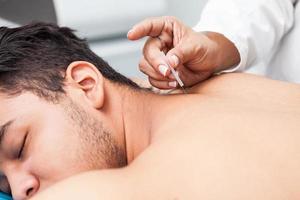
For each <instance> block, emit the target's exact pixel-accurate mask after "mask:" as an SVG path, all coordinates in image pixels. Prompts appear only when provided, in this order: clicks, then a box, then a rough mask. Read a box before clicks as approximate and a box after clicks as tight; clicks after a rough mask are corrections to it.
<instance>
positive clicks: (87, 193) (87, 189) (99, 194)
mask: <svg viewBox="0 0 300 200" xmlns="http://www.w3.org/2000/svg"><path fill="white" fill-rule="evenodd" d="M127 175H129V174H128V173H127V172H126V168H124V169H111V170H97V171H89V172H83V173H81V174H78V175H74V176H72V177H69V178H67V179H64V180H62V181H60V182H58V183H56V184H55V185H53V186H51V187H49V188H47V189H46V190H44V191H41V192H40V193H38V194H37V195H35V196H34V197H33V198H32V200H48V199H49V200H50V199H90V200H99V199H110V200H129V199H131V198H130V197H131V193H132V192H133V190H132V188H131V185H132V184H130V183H129V181H130V178H129V177H128V176H127Z"/></svg>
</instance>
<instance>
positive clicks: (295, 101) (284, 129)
mask: <svg viewBox="0 0 300 200" xmlns="http://www.w3.org/2000/svg"><path fill="white" fill-rule="evenodd" d="M257 88H259V89H257ZM65 89H66V93H67V96H68V97H69V98H71V99H72V100H73V101H74V102H75V103H76V104H77V105H80V106H81V107H82V109H84V110H85V111H86V112H87V113H89V114H90V115H91V117H95V118H97V119H99V121H101V122H103V126H104V127H105V129H107V130H109V132H110V133H111V135H112V136H113V138H114V139H115V141H116V142H117V144H118V146H119V147H120V148H123V147H124V148H125V149H126V157H127V160H128V163H129V165H128V166H127V167H124V168H119V169H106V170H96V169H97V167H98V169H101V168H103V167H104V168H105V166H103V164H102V163H103V159H101V158H99V163H98V166H94V168H93V169H94V170H95V171H90V172H85V173H81V172H83V171H89V170H93V169H92V168H91V167H87V166H86V165H87V164H89V163H87V162H88V160H85V161H83V162H82V160H80V161H78V160H76V158H74V157H76V154H77V153H76V154H74V155H75V156H74V155H73V156H72V153H73V152H76V150H77V151H78V148H77V146H81V145H82V144H81V143H80V142H79V141H80V140H79V139H80V137H79V136H78V135H77V136H76V135H75V136H74V135H72V134H70V133H73V132H72V131H71V130H72V127H70V126H68V123H65V119H67V117H66V114H65V112H62V111H60V109H59V108H58V107H57V106H58V105H56V106H55V105H51V104H50V103H49V102H45V101H44V100H41V99H38V98H37V97H35V96H34V95H32V94H22V95H20V96H19V97H16V98H10V99H7V98H5V97H1V100H0V103H1V105H3V106H1V115H0V116H1V119H0V121H1V124H2V123H3V120H7V119H8V118H11V117H16V115H18V114H16V110H17V112H18V110H19V109H20V110H25V111H23V112H25V113H26V115H25V116H32V117H30V118H33V119H32V121H31V123H30V122H28V125H27V126H29V127H30V126H40V127H41V128H43V129H40V130H47V131H38V133H36V134H35V135H32V136H31V137H32V140H31V142H30V144H28V146H33V147H31V148H28V150H27V152H26V154H25V157H24V159H23V160H17V159H15V158H7V157H8V156H7V155H5V153H4V152H5V151H1V153H2V152H3V153H2V154H1V169H2V170H3V171H4V173H5V175H7V176H8V177H12V178H9V179H10V180H11V181H10V183H11V185H13V187H12V190H13V194H19V193H18V191H23V190H22V188H23V187H25V186H24V185H26V184H24V182H26V180H28V176H29V175H31V176H34V177H35V180H36V182H38V183H39V188H38V190H36V191H35V193H33V194H31V195H29V196H19V197H18V196H16V199H26V198H28V197H30V196H33V195H34V198H33V199H122V200H124V199H125V200H126V199H221V198H222V199H224V200H232V199H245V200H247V199H249V200H250V199H264V200H265V199H270V200H271V199H272V200H274V199H289V200H293V199H295V200H296V199H298V197H299V195H300V194H299V190H298V188H299V187H300V182H299V180H300V173H299V170H298V169H299V167H300V157H299V155H300V149H299V143H300V135H299V131H300V128H299V125H298V124H299V120H300V107H299V100H300V87H299V86H298V85H296V84H289V83H283V82H278V81H272V80H267V79H264V78H260V77H257V76H252V75H245V74H244V75H243V74H229V75H222V76H217V77H215V78H213V79H211V80H209V81H206V82H204V83H203V84H201V85H199V86H196V87H193V88H191V89H190V90H189V91H188V92H189V94H188V95H182V94H176V95H168V96H164V95H155V94H152V93H147V92H137V91H133V90H130V89H128V88H127V89H125V88H122V86H118V85H115V84H112V83H111V82H109V81H107V80H106V79H104V78H103V77H102V75H101V73H100V72H99V71H98V70H96V69H95V67H94V66H93V65H92V64H90V63H86V62H75V63H72V64H71V65H70V66H69V67H68V70H67V71H66V88H65ZM26 102H27V104H24V103H26ZM120 102H121V103H120ZM22 103H23V104H22ZM33 104H35V107H38V108H39V109H37V111H36V113H34V112H33V110H34V108H33V106H32V105H33ZM22 107H23V109H22ZM30 110H32V111H30ZM45 111H47V112H45ZM52 112H53V113H52ZM45 113H46V114H47V116H46V114H45ZM19 114H20V113H19ZM20 116H22V115H21V114H20ZM27 118H28V117H24V119H27ZM39 119H44V123H41V121H39ZM51 119H52V120H53V121H56V123H58V124H55V125H54V124H53V123H54V122H52V124H48V123H50V122H51ZM137 122H138V123H137ZM20 123H21V122H20ZM45 125H48V126H45ZM58 128H59V129H60V130H55V129H58ZM73 131H74V130H73ZM20 132H22V131H20ZM18 133H19V131H15V133H14V134H18ZM42 137H43V138H42ZM49 137H50V138H53V139H51V140H49V139H48V138H49ZM16 138H17V137H13V136H12V137H11V141H10V142H9V141H7V143H6V144H7V145H8V146H10V145H11V144H12V143H13V142H14V141H15V140H16ZM70 141H72V142H70ZM49 143H50V144H53V145H49ZM38 144H39V146H38ZM45 144H47V145H45ZM72 144H73V145H72ZM75 144H76V145H75ZM34 146H38V148H34ZM59 147H61V150H60V151H59V150H58V149H60V148H59ZM62 149H63V150H62ZM89 150H90V152H91V153H92V152H93V151H94V150H93V149H89ZM6 152H7V153H8V152H9V151H6ZM64 152H65V154H62V153H64ZM79 152H81V153H83V152H82V151H80V149H79ZM5 156H6V157H5ZM45 157H47V159H48V158H50V159H49V161H48V162H47V163H48V165H49V166H48V165H45V164H44V162H45V161H44V160H45ZM96 163H97V162H96ZM54 164H56V166H55V165H54ZM101 165H102V166H101ZM50 166H51V167H50ZM89 166H90V165H89ZM46 168H47V169H48V170H45V169H46ZM53 169H56V170H53ZM38 170H40V171H38ZM57 170H60V171H57ZM38 172H39V174H38ZM42 172H43V176H41V174H42ZM76 174H77V175H76ZM74 175H75V176H74ZM42 177H43V178H44V179H42ZM46 177H47V178H46ZM50 177H51V178H52V177H55V178H56V179H55V180H54V178H53V179H52V180H51V179H50ZM67 177H69V178H67ZM62 179H64V180H62ZM14 180H20V181H19V182H14ZM29 180H32V179H29ZM59 180H62V181H60V182H58V181H59ZM54 183H56V184H54ZM50 185H51V187H49V186H50ZM20 188H21V189H20ZM45 188H47V189H45ZM40 191H42V192H40ZM35 194H37V195H35Z"/></svg>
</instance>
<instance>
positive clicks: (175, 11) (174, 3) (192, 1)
mask: <svg viewBox="0 0 300 200" xmlns="http://www.w3.org/2000/svg"><path fill="white" fill-rule="evenodd" d="M206 2H207V0H167V5H168V7H167V9H168V11H167V13H168V15H174V16H176V17H178V18H179V19H180V20H181V21H183V22H184V23H185V24H187V25H189V26H194V25H195V24H196V23H197V21H198V20H199V19H200V14H201V10H202V9H203V6H204V5H205V3H206Z"/></svg>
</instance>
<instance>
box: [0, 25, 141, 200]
mask: <svg viewBox="0 0 300 200" xmlns="http://www.w3.org/2000/svg"><path fill="white" fill-rule="evenodd" d="M107 84H110V85H114V86H116V87H124V88H132V89H138V88H139V87H138V86H137V85H136V84H135V83H134V82H132V81H131V80H129V79H127V78H126V77H124V76H122V75H121V74H119V73H117V72H116V71H114V70H113V69H112V68H111V67H110V66H109V65H108V64H107V63H106V62H105V61H103V60H102V59H101V58H100V57H98V56H97V55H95V54H94V53H93V52H92V51H91V50H90V49H89V47H88V46H87V44H86V42H85V41H84V40H81V39H79V38H77V37H76V36H75V35H74V34H73V33H72V31H71V30H70V29H68V28H60V27H58V26H56V25H53V24H45V23H33V24H30V25H27V26H23V27H19V28H14V29H9V28H6V27H2V28H0V105H1V106H0V126H1V127H0V138H1V140H0V141H1V146H0V170H1V173H2V175H0V189H1V190H3V191H4V192H10V190H12V193H13V195H14V197H15V198H16V199H23V198H26V197H29V196H31V195H33V194H34V193H35V192H36V191H38V190H39V189H43V188H45V187H47V186H49V185H51V184H52V183H54V182H56V181H58V180H61V179H63V178H66V177H67V176H70V175H73V174H75V173H79V172H82V171H87V170H92V169H101V168H112V167H121V166H124V165H126V152H125V144H124V140H122V138H121V139H120V138H118V137H116V132H118V131H119V130H116V128H115V127H116V126H115V124H114V123H115V122H114V121H113V120H111V119H110V118H109V117H108V115H109V114H113V115H117V114H118V113H115V112H114V113H112V111H111V110H109V109H108V106H107V104H110V102H107V101H109V100H107V99H106V98H105V95H106V94H105V93H106V91H105V87H104V86H105V85H107ZM108 113H109V114H108ZM119 132H120V131H119Z"/></svg>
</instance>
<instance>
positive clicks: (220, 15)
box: [194, 0, 298, 72]
mask: <svg viewBox="0 0 300 200" xmlns="http://www.w3.org/2000/svg"><path fill="white" fill-rule="evenodd" d="M297 1H298V0H210V1H208V3H207V4H206V6H205V8H204V9H203V11H202V15H201V19H200V22H199V23H198V24H197V25H196V26H195V27H194V30H195V31H198V32H199V31H213V32H218V33H221V34H223V35H224V36H225V37H227V38H228V39H229V40H230V41H232V42H233V43H234V44H235V46H236V47H237V49H238V51H239V53H240V58H241V62H240V63H239V64H238V66H233V68H232V69H229V70H226V72H229V71H236V70H238V71H244V70H245V69H246V68H247V67H249V66H250V65H251V63H252V62H253V61H254V60H256V59H259V58H265V57H266V56H267V57H268V56H272V52H274V49H276V48H277V46H278V44H279V42H280V40H281V39H282V38H283V36H284V35H285V34H286V33H287V32H288V31H289V30H290V29H291V27H292V26H293V23H294V4H295V3H296V2H297Z"/></svg>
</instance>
